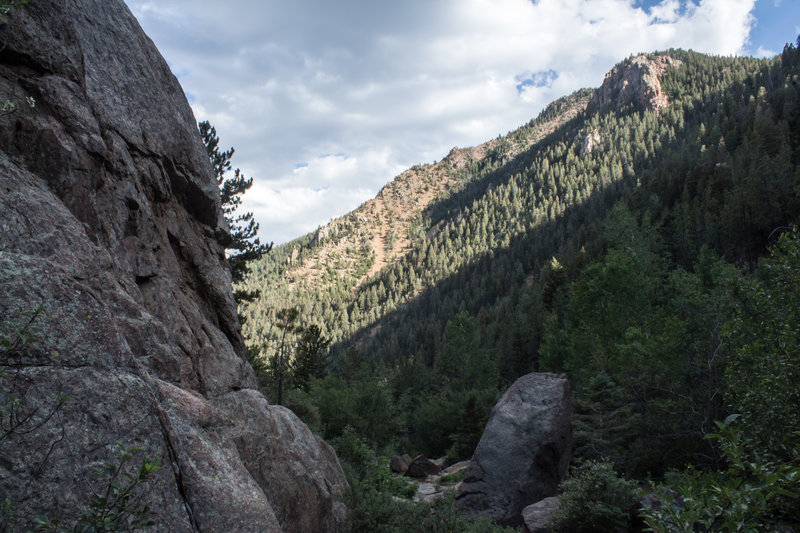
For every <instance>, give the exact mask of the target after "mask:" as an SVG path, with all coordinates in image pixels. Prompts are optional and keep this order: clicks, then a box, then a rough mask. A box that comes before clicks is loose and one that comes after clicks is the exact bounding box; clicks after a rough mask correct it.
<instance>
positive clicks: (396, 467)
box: [389, 455, 412, 475]
mask: <svg viewBox="0 0 800 533" xmlns="http://www.w3.org/2000/svg"><path fill="white" fill-rule="evenodd" d="M411 460H412V459H411V457H409V456H408V455H398V456H396V457H393V458H392V460H391V461H389V469H390V470H391V471H392V472H394V473H396V474H401V475H402V474H405V473H406V470H408V465H409V464H411Z"/></svg>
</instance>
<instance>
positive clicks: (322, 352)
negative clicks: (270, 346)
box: [292, 324, 331, 392]
mask: <svg viewBox="0 0 800 533" xmlns="http://www.w3.org/2000/svg"><path fill="white" fill-rule="evenodd" d="M330 343H331V341H330V340H329V339H327V338H325V336H324V335H322V330H321V329H320V327H319V326H317V325H316V324H312V325H311V326H309V327H307V328H305V330H304V331H303V332H302V334H301V335H300V339H299V340H298V342H297V350H296V351H295V356H294V360H292V377H293V379H294V382H295V384H296V385H297V386H298V387H300V388H301V389H303V390H304V391H306V392H308V387H309V382H310V381H311V379H312V378H321V377H322V376H324V375H325V371H326V370H327V368H328V365H329V364H330V357H329V353H328V346H329V345H330Z"/></svg>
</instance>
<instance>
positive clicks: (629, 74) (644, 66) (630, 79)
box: [589, 54, 681, 114]
mask: <svg viewBox="0 0 800 533" xmlns="http://www.w3.org/2000/svg"><path fill="white" fill-rule="evenodd" d="M680 65H681V62H680V61H679V60H677V59H674V58H672V57H670V56H668V55H664V54H649V55H646V54H642V55H638V56H636V57H633V58H630V59H627V60H625V61H623V62H622V63H620V64H619V65H617V66H615V67H614V68H613V69H611V71H609V73H608V74H606V77H605V79H604V80H603V84H602V85H601V86H600V88H599V89H597V91H596V92H595V94H594V96H593V97H592V100H591V102H590V103H589V107H590V108H595V107H597V106H599V107H606V106H613V107H614V108H616V109H621V108H622V107H625V106H626V105H628V104H630V103H631V102H633V103H634V104H636V106H637V107H638V108H639V109H643V110H646V111H652V112H654V113H656V114H658V113H660V112H661V109H662V108H664V107H665V106H666V105H667V104H668V103H669V102H668V101H667V97H666V95H665V94H664V91H663V90H662V89H661V81H660V80H659V77H660V76H661V75H662V74H664V72H666V71H667V69H669V68H677V67H680Z"/></svg>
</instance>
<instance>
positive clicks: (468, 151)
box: [243, 52, 681, 337]
mask: <svg viewBox="0 0 800 533" xmlns="http://www.w3.org/2000/svg"><path fill="white" fill-rule="evenodd" d="M680 65H681V62H680V60H676V59H674V58H672V57H671V56H670V55H669V52H657V53H651V54H639V55H636V56H631V57H630V58H628V59H626V60H624V61H622V62H620V63H619V64H617V65H615V66H614V67H613V68H612V69H611V70H610V71H609V72H608V73H607V74H606V76H605V78H604V80H603V83H602V84H601V86H600V87H598V88H597V89H580V90H578V91H575V92H574V93H572V94H570V95H567V96H564V97H561V98H558V99H556V100H555V101H553V102H552V103H550V104H549V105H548V106H546V107H545V109H543V110H542V111H541V112H540V114H539V116H537V117H536V118H534V119H532V120H531V121H530V122H529V123H528V124H526V125H524V126H522V127H520V128H518V129H516V130H513V131H511V132H509V133H507V134H506V135H503V136H498V137H497V138H495V139H492V140H489V141H486V142H484V143H482V144H480V145H477V146H473V147H465V148H459V147H454V148H453V149H451V150H450V152H449V153H448V154H447V155H446V156H445V157H444V158H442V159H441V160H439V161H437V162H435V163H433V164H422V165H415V166H413V167H411V168H409V169H407V170H405V171H403V172H402V173H401V174H399V175H398V176H397V177H395V178H394V179H393V180H391V181H390V182H388V183H387V184H386V185H384V186H383V187H382V188H381V190H380V191H379V192H378V194H377V195H376V196H375V197H374V198H372V199H370V200H367V201H366V202H364V203H363V204H362V205H361V206H359V207H358V208H356V209H354V210H353V211H351V212H349V213H347V214H345V215H342V216H341V217H337V218H335V219H333V220H332V221H331V222H329V223H328V224H326V225H325V226H321V227H320V228H318V229H317V230H316V231H314V232H311V233H309V234H306V235H304V236H301V237H298V238H296V239H294V240H292V241H290V242H288V243H286V244H283V245H280V246H277V247H275V249H274V250H273V251H272V252H271V254H270V255H269V256H267V258H266V259H265V260H264V262H266V263H267V264H270V265H272V266H271V267H267V268H272V269H274V272H277V273H278V277H277V278H276V277H275V276H271V280H272V283H273V284H275V283H278V284H283V283H285V286H284V287H282V288H281V289H279V291H280V293H281V296H279V297H276V298H273V299H271V300H270V302H269V303H267V304H266V305H267V306H270V307H272V308H277V307H279V306H291V305H294V302H295V301H296V300H298V299H303V298H304V297H305V295H307V294H309V293H313V292H320V291H321V292H323V293H324V292H328V291H329V290H330V287H331V286H335V287H336V290H337V292H341V291H349V292H350V293H351V294H352V293H355V292H356V291H358V289H359V287H361V286H362V285H364V284H365V283H366V282H367V281H368V280H369V279H371V278H372V277H374V276H376V275H377V274H378V273H380V272H381V271H382V270H383V269H385V268H387V267H390V266H391V265H393V264H395V263H396V262H397V261H398V260H400V259H401V258H402V257H404V256H407V255H408V254H409V253H411V252H412V251H414V250H415V249H416V246H417V245H418V244H419V242H420V237H421V236H422V235H423V234H424V235H425V236H426V237H428V238H430V237H432V236H433V235H435V234H436V232H438V231H439V230H440V229H441V224H439V223H438V222H435V223H432V224H431V223H426V222H431V221H433V220H435V217H434V216H433V210H434V209H435V206H436V204H438V203H441V202H442V201H443V200H446V199H448V198H451V197H452V196H453V195H454V194H456V193H458V192H459V191H460V190H461V189H463V188H464V187H465V186H466V185H467V184H469V181H470V180H469V175H470V173H471V172H474V170H475V168H476V167H478V166H480V165H485V164H486V163H487V162H489V163H497V164H503V163H505V162H508V161H512V160H513V159H514V158H515V157H516V156H517V155H519V154H520V153H522V152H525V151H528V150H530V149H532V148H534V147H535V146H536V145H537V144H538V143H539V142H541V141H542V140H543V139H544V138H546V137H547V136H548V135H550V134H552V133H553V132H554V131H556V130H557V129H558V128H560V127H562V126H563V125H564V124H565V123H567V122H569V121H571V120H573V119H574V118H576V117H577V116H578V115H579V114H581V113H584V112H586V111H587V109H589V108H592V109H600V108H608V107H613V108H615V109H620V108H622V107H624V106H626V105H629V104H631V102H634V104H635V105H637V106H639V107H640V108H641V109H643V110H649V111H653V112H655V113H658V112H660V110H661V109H662V108H664V107H665V106H667V105H668V102H667V99H666V97H665V96H664V94H663V91H662V89H661V85H660V82H659V76H661V75H663V74H664V72H666V71H667V69H669V68H679V67H680ZM599 135H600V132H598V131H597V130H593V131H591V132H587V133H586V135H585V137H584V138H583V139H582V140H581V141H579V142H582V143H583V147H582V149H581V151H582V152H585V151H587V150H591V148H592V146H593V144H597V143H599V142H600V137H599ZM488 186H491V185H490V184H489V185H488ZM251 268H252V269H253V270H254V271H256V272H259V274H256V276H258V275H263V273H264V270H265V268H264V267H263V266H262V265H259V264H255V265H251ZM267 275H268V276H269V274H267ZM251 279H252V278H251ZM243 287H245V288H246V289H248V290H249V289H253V288H258V287H257V284H254V283H251V282H249V281H248V282H245V284H244V285H243ZM269 292H274V289H273V288H270V289H269ZM292 294H296V296H291V295H292ZM248 307H250V306H248ZM244 316H246V317H247V316H248V312H245V315H244ZM250 318H254V317H252V316H251V317H250ZM320 318H321V317H314V318H312V319H311V320H312V321H317V322H318V321H320ZM246 322H247V321H246ZM323 322H324V320H323ZM244 329H245V332H246V334H247V331H248V326H247V325H245V326H244ZM255 335H258V334H254V333H253V334H250V336H251V337H253V336H255Z"/></svg>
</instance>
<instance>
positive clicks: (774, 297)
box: [725, 228, 800, 459]
mask: <svg viewBox="0 0 800 533" xmlns="http://www.w3.org/2000/svg"><path fill="white" fill-rule="evenodd" d="M757 274H758V275H757V276H756V277H755V278H754V279H751V280H747V281H743V282H742V287H741V289H740V292H739V297H740V302H741V305H740V307H739V309H738V312H737V313H736V315H735V317H734V319H733V320H732V321H731V322H730V324H729V325H728V328H727V333H726V339H727V340H728V342H729V343H731V344H732V345H733V346H735V347H736V348H735V349H734V350H733V354H732V356H731V361H730V365H729V367H728V369H727V372H726V374H725V378H726V382H727V391H726V392H727V394H728V401H729V403H730V405H731V406H732V409H733V410H735V411H736V412H739V413H741V415H742V419H743V421H744V423H745V425H746V427H747V432H748V435H749V436H750V437H751V438H752V439H753V440H754V441H755V442H757V443H758V445H759V447H760V449H762V450H765V451H766V450H769V453H770V454H772V455H773V456H775V457H776V458H784V459H786V458H789V457H791V456H792V454H793V453H794V451H796V449H797V448H796V447H797V438H796V435H797V433H798V432H800V387H798V383H800V327H798V324H800V232H798V230H797V229H796V228H795V229H794V230H791V231H787V232H785V233H784V234H783V235H781V237H780V238H779V239H778V241H777V243H776V244H775V245H774V246H773V247H772V248H771V249H770V253H769V256H768V257H765V258H763V259H762V260H761V262H760V263H759V267H758V273H757ZM778 428H780V429H778Z"/></svg>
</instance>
